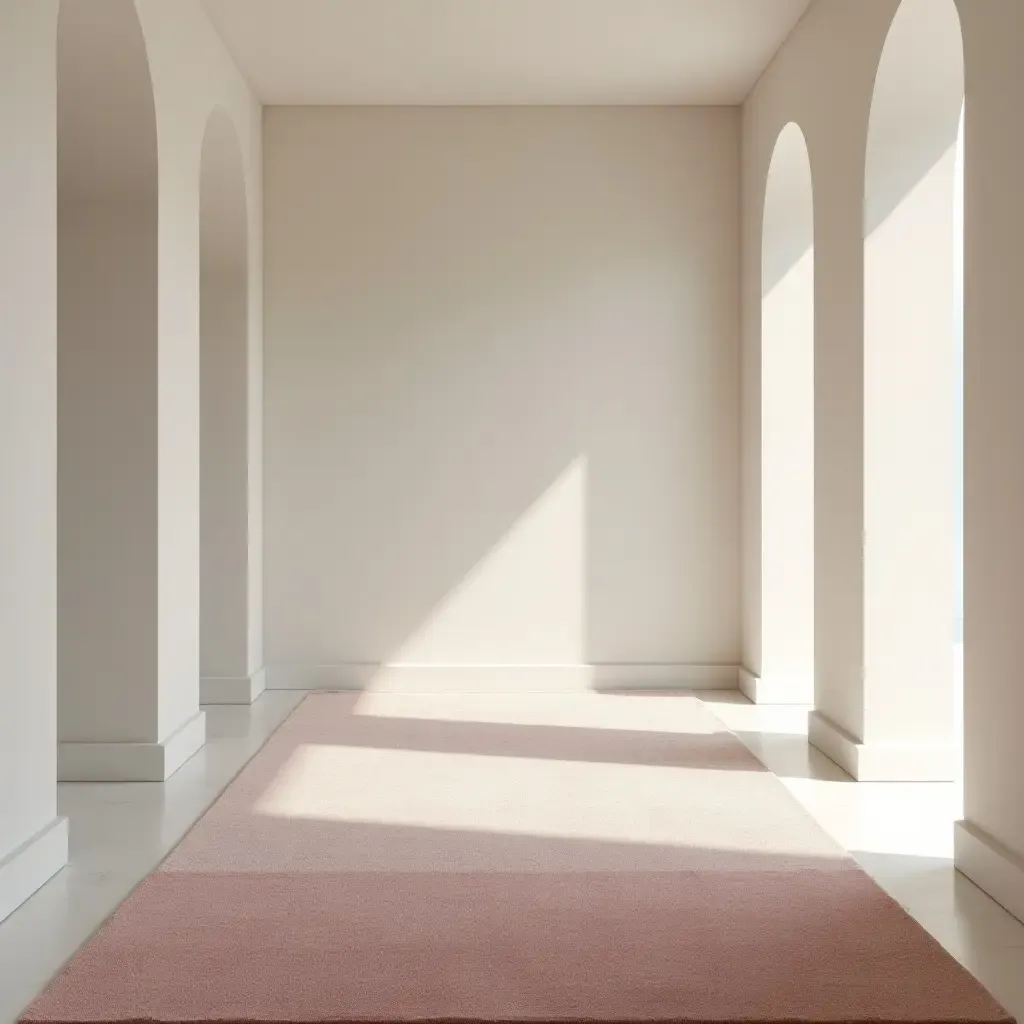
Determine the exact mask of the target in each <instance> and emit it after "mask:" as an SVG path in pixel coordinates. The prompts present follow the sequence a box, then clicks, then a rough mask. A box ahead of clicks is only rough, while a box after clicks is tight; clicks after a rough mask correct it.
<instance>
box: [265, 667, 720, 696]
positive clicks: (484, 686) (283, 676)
mask: <svg viewBox="0 0 1024 1024" xmlns="http://www.w3.org/2000/svg"><path fill="white" fill-rule="evenodd" d="M737 671H738V670H737V667H736V666H735V665H653V664H646V665H641V664H598V665H377V664H359V663H346V664H337V665H271V666H268V667H267V689H269V690H340V691H355V692H359V691H362V690H366V689H369V688H371V687H372V688H373V689H375V690H389V691H397V692H413V693H429V692H431V691H447V692H452V691H454V692H467V693H481V692H487V691H495V692H512V691H523V692H536V693H562V692H579V691H581V690H601V691H607V690H723V689H735V688H736V684H737Z"/></svg>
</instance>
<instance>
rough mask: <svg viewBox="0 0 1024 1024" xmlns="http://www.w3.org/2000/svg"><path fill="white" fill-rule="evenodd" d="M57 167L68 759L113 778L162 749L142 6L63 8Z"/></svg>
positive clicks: (116, 1) (63, 709)
mask: <svg viewBox="0 0 1024 1024" xmlns="http://www.w3.org/2000/svg"><path fill="white" fill-rule="evenodd" d="M57 156H58V159H57V163H58V175H57V190H58V194H57V235H58V257H57V281H58V301H57V320H58V344H57V362H58V366H57V377H58V729H59V737H60V741H61V744H60V759H59V760H60V771H61V777H62V778H65V779H77V778H95V777H97V773H98V777H100V778H104V777H106V778H111V777H114V776H112V775H111V774H107V771H108V768H107V767H106V766H104V765H103V764H101V763H100V762H102V761H103V758H104V757H105V756H106V755H105V754H104V751H106V750H108V749H109V747H108V745H109V744H133V743H144V742H154V743H155V742H157V741H158V740H159V739H160V738H161V737H160V736H159V731H160V708H159V692H158V685H157V680H158V593H157V582H158V580H157V497H158V495H157V415H158V409H157V362H158V352H157V330H158V318H157V238H158V234H157V189H158V181H157V127H156V112H155V108H154V100H153V88H152V82H151V80H150V72H149V61H148V57H147V53H146V44H145V39H144V37H143V34H142V28H141V26H140V24H139V20H138V16H137V13H136V10H135V4H134V3H133V0H90V2H89V3H80V2H75V0H63V2H62V3H61V4H60V9H59V16H58V27H57ZM97 758H99V760H97ZM122 767H123V766H122ZM124 770H125V771H129V772H130V771H132V770H134V769H130V768H125V769H124Z"/></svg>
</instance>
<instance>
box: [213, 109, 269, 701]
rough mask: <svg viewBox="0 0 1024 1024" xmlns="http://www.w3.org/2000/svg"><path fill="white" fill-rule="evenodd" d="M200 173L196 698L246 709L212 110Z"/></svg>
mask: <svg viewBox="0 0 1024 1024" xmlns="http://www.w3.org/2000/svg"><path fill="white" fill-rule="evenodd" d="M200 175H201V181H200V290H199V294H200V300H199V301H200V339H201V340H200V346H201V357H200V380H201V412H200V423H201V430H200V437H201V458H200V462H201V511H200V515H201V531H200V532H201V542H200V548H201V561H202V568H201V597H200V609H201V615H200V665H201V677H202V686H201V691H200V699H201V700H202V702H203V703H245V704H248V703H250V702H251V701H252V700H253V699H255V697H256V696H257V695H258V692H259V690H260V689H261V688H262V685H261V682H260V681H259V680H257V679H254V678H253V673H254V672H256V671H257V670H258V669H259V668H260V665H259V652H258V651H255V650H252V647H253V645H252V644H251V643H250V629H249V619H250V607H249V594H250V579H249V568H250V567H249V560H250V550H249V548H250V544H249V538H250V523H249V404H248V388H249V383H248V367H249V361H248V347H249V241H248V214H247V208H246V189H245V170H244V166H243V161H242V152H241V148H240V146H239V142H238V136H237V134H236V132H235V127H234V125H233V123H232V121H231V119H230V117H229V116H228V115H227V114H226V113H225V112H224V111H223V110H221V109H217V110H215V111H214V112H213V114H212V115H211V116H210V120H209V122H208V124H207V127H206V132H205V135H204V138H203V149H202V166H201V172H200Z"/></svg>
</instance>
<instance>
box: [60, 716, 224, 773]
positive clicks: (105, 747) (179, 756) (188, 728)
mask: <svg viewBox="0 0 1024 1024" xmlns="http://www.w3.org/2000/svg"><path fill="white" fill-rule="evenodd" d="M205 742H206V713H205V712H203V711H197V712H196V713H195V715H193V716H192V717H191V718H190V719H189V720H188V721H187V722H185V723H184V724H183V725H181V726H180V727H179V728H178V729H176V730H175V731H174V732H173V733H171V735H170V736H168V737H167V738H166V739H164V740H162V741H161V742H159V743H75V742H66V741H65V742H62V743H59V744H58V745H57V778H58V779H59V780H60V781H61V782H164V781H166V780H167V779H169V778H170V777H171V776H172V775H173V774H174V773H175V772H176V771H177V770H178V769H179V768H180V767H181V766H182V765H183V764H184V763H185V762H186V761H187V760H188V759H189V758H190V757H191V756H192V755H193V754H194V753H195V752H196V751H197V750H199V749H200V748H201V747H202V745H203V744H204V743H205Z"/></svg>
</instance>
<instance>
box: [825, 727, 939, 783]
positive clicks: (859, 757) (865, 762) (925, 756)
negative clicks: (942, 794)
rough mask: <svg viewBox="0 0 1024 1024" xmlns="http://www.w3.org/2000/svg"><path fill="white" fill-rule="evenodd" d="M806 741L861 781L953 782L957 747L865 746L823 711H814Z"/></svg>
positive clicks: (910, 744)
mask: <svg viewBox="0 0 1024 1024" xmlns="http://www.w3.org/2000/svg"><path fill="white" fill-rule="evenodd" d="M807 739H808V742H809V743H810V744H811V746H812V747H816V748H817V749H818V750H820V751H821V752H822V753H823V754H824V755H825V756H826V757H827V758H829V759H830V760H832V761H834V762H835V763H836V764H837V765H839V767H840V768H842V769H843V771H845V772H846V773H847V775H851V776H852V777H853V778H855V779H856V780H857V781H858V782H953V781H954V780H955V778H956V759H957V752H956V747H955V746H954V745H953V744H949V745H948V746H939V745H931V744H921V743H906V744H902V743H901V744H895V743H885V744H882V743H862V742H861V741H860V740H858V739H857V738H856V737H855V736H852V735H851V734H850V733H848V732H847V731H846V730H845V729H843V728H842V727H841V726H839V725H837V724H836V723H835V722H833V721H832V720H831V719H830V718H828V717H827V716H826V715H823V714H822V713H821V712H820V711H812V712H811V713H810V716H809V718H808V723H807Z"/></svg>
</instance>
